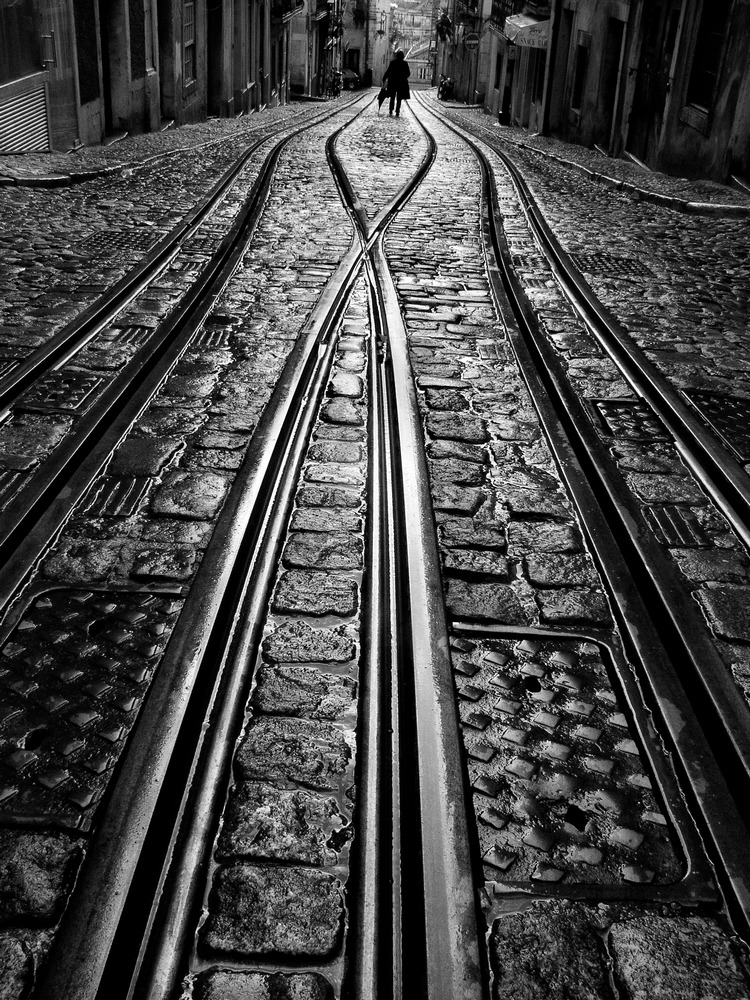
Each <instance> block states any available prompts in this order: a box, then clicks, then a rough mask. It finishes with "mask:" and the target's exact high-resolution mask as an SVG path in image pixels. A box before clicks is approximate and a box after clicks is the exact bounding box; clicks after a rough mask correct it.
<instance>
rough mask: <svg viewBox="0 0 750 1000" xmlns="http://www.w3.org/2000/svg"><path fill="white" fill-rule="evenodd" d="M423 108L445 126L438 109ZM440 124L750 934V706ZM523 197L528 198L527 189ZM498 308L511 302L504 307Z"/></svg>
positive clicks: (489, 182)
mask: <svg viewBox="0 0 750 1000" xmlns="http://www.w3.org/2000/svg"><path fill="white" fill-rule="evenodd" d="M425 110H428V109H425ZM428 113H431V114H435V115H436V117H439V118H440V120H443V119H442V116H439V115H437V113H436V112H434V111H431V110H428ZM444 124H446V125H447V127H448V128H450V129H451V130H452V131H454V132H456V134H458V135H459V136H460V137H461V138H462V139H464V140H465V141H466V142H468V144H469V145H470V146H471V148H472V149H473V151H474V153H475V155H476V157H477V159H478V161H479V164H480V169H481V171H482V175H483V186H484V190H485V204H486V209H485V211H486V216H485V226H486V235H487V241H488V247H489V248H490V250H491V252H492V254H493V256H494V259H495V260H496V262H497V268H496V269H491V271H490V278H491V282H492V283H493V285H494V287H495V291H496V300H497V302H498V305H499V308H500V310H501V314H502V315H503V318H504V320H505V322H506V325H507V327H508V331H509V335H510V339H511V343H512V346H513V350H514V352H515V354H516V357H517V359H518V362H519V367H520V370H521V373H522V375H523V377H524V379H525V381H526V383H527V386H528V388H529V390H530V394H531V397H532V399H533V401H534V405H535V407H536V408H537V411H538V413H539V416H540V419H541V420H542V423H543V425H544V426H545V428H546V431H547V435H548V440H549V442H550V445H551V447H552V449H553V453H554V454H555V457H556V461H557V464H558V467H559V469H560V471H561V473H562V475H563V477H564V479H565V480H566V481H567V485H568V488H569V490H570V492H571V495H572V497H573V499H574V501H575V504H576V507H577V510H578V513H579V518H580V521H581V524H582V526H583V528H584V530H585V532H586V534H587V537H588V539H589V542H590V544H591V548H592V553H593V554H594V557H595V559H596V562H597V564H598V567H599V571H600V573H601V575H602V578H603V580H604V581H605V583H606V584H607V588H608V591H609V595H610V600H611V603H612V606H613V608H614V609H615V611H616V614H617V617H618V624H619V626H620V630H621V632H622V635H623V638H624V639H625V642H626V644H627V647H628V652H629V655H630V656H631V658H632V660H633V662H634V663H636V664H639V676H638V681H637V686H636V688H634V689H633V690H632V693H634V694H636V696H637V690H638V687H640V688H641V690H642V697H643V698H644V699H645V701H646V704H648V705H649V706H650V707H651V708H652V710H653V711H654V713H655V716H656V718H658V719H659V720H660V728H661V729H662V730H663V732H664V733H665V735H667V736H668V738H669V741H670V743H671V746H672V747H673V750H674V757H675V760H676V763H677V767H678V771H679V773H680V774H681V775H682V777H683V779H684V780H683V782H682V783H683V792H684V793H686V795H687V797H688V799H689V800H692V803H693V806H694V808H695V811H696V820H697V822H698V825H699V828H700V830H701V833H702V835H703V837H704V838H705V840H706V842H707V844H708V847H709V850H710V853H711V854H712V856H713V857H714V859H715V860H716V861H717V862H718V864H717V874H718V876H719V878H720V882H721V883H722V887H723V889H724V891H725V894H726V898H727V902H728V905H729V907H730V909H731V911H732V913H733V916H734V917H735V920H736V921H737V924H738V927H740V928H742V930H743V933H747V932H748V930H750V885H749V884H748V878H747V864H746V858H745V856H744V850H743V849H742V847H741V845H742V844H744V843H745V842H746V838H747V827H746V823H745V820H744V819H743V811H744V810H743V804H742V803H743V799H744V798H745V796H746V789H747V783H748V780H750V771H749V770H748V768H747V762H748V760H750V731H749V730H748V728H747V724H746V720H745V719H743V716H745V717H746V715H747V710H746V708H745V707H744V705H740V704H739V696H738V695H737V693H736V690H735V689H734V688H732V689H731V690H730V688H729V686H728V684H727V683H726V682H725V680H724V679H725V678H726V669H725V668H724V666H723V664H722V663H721V661H720V660H719V657H718V654H717V652H716V650H715V649H714V647H713V645H712V644H711V643H710V641H709V640H708V638H707V637H706V635H705V623H704V622H703V621H702V619H700V617H699V616H698V612H697V610H696V612H695V613H694V614H693V613H692V608H691V607H690V606H689V604H688V603H687V602H686V601H685V597H684V592H683V591H682V590H681V589H680V587H679V585H678V584H677V583H676V582H675V580H674V574H673V569H672V567H671V565H670V564H669V562H668V560H667V557H666V556H665V555H664V554H663V553H662V552H661V551H660V550H658V547H657V543H656V542H655V540H654V539H653V537H652V536H651V535H650V530H649V529H648V528H647V526H646V525H645V523H644V522H643V520H642V515H641V514H640V510H639V508H638V507H637V505H636V504H635V502H634V501H633V499H632V497H631V496H630V494H629V493H628V492H627V491H626V489H625V487H624V485H623V484H622V481H621V479H620V476H619V473H618V472H617V470H616V468H615V467H614V465H613V463H612V461H611V459H610V457H609V455H608V453H607V452H606V450H605V449H604V447H603V446H602V444H601V442H600V441H599V439H598V438H597V436H596V433H595V431H594V429H593V427H592V425H591V422H590V419H589V418H588V415H587V413H586V411H585V410H584V408H583V406H582V404H581V402H580V400H579V398H578V396H577V394H576V393H575V391H574V390H573V388H572V387H571V385H570V383H569V381H568V379H567V377H566V374H565V371H564V370H563V368H562V366H561V364H560V362H559V359H558V357H557V356H556V354H555V352H554V351H553V350H552V349H551V348H550V346H549V344H548V343H547V341H546V338H545V337H544V335H543V333H542V332H541V331H540V330H539V327H538V324H537V323H536V321H535V319H534V316H533V312H532V310H531V308H530V306H529V303H528V300H527V298H526V296H525V293H524V289H523V285H522V282H521V281H520V279H519V278H518V276H517V275H516V272H515V269H514V268H513V264H512V260H511V254H510V252H509V250H508V247H507V244H506V242H505V238H504V235H503V232H502V224H501V219H502V213H501V210H500V206H499V202H498V198H497V190H496V187H495V183H494V179H493V176H492V170H491V166H490V164H489V161H488V159H487V157H486V155H485V154H484V153H483V151H482V150H481V149H480V148H479V146H477V144H476V143H475V142H473V141H472V140H471V138H468V137H467V136H466V135H465V134H464V130H462V129H459V128H456V127H454V126H453V124H451V123H450V122H445V121H444ZM514 176H515V175H514ZM526 196H527V197H528V198H530V197H531V196H530V194H529V193H528V191H526ZM535 213H536V214H538V209H536V208H535ZM543 246H545V244H543ZM503 301H507V302H508V303H509V306H506V307H503ZM685 664H689V665H690V666H691V667H692V669H693V672H694V677H695V678H697V679H698V680H699V681H700V683H701V685H702V688H701V694H700V696H699V697H698V698H696V697H695V694H694V692H691V691H690V684H689V683H688V684H687V685H686V682H685V671H684V666H685ZM686 689H687V693H686ZM689 695H692V697H689ZM719 721H720V722H721V724H722V725H723V726H726V727H727V729H728V730H729V737H730V738H729V739H728V740H726V741H725V742H724V743H723V744H720V745H719V748H718V749H717V739H716V727H717V723H718V722H719ZM743 722H744V723H745V724H744V725H743ZM709 734H710V735H709ZM644 742H645V745H648V741H644ZM722 750H726V751H728V752H729V751H731V752H732V758H731V759H730V760H727V759H726V756H724V755H723V754H722V753H721V751H722ZM738 778H739V783H738ZM698 854H700V851H698Z"/></svg>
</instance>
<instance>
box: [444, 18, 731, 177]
mask: <svg viewBox="0 0 750 1000" xmlns="http://www.w3.org/2000/svg"><path fill="white" fill-rule="evenodd" d="M455 31H456V29H455V28H454V34H455ZM489 32H490V36H491V42H490V50H489V55H488V60H487V72H486V75H484V76H483V74H482V65H481V63H480V69H479V76H480V79H482V81H483V87H482V86H480V87H479V88H478V90H480V91H481V90H482V89H484V90H485V104H486V107H487V110H488V111H490V112H491V113H493V114H496V115H497V116H498V117H499V118H500V120H501V121H504V122H507V123H511V124H515V125H520V126H522V127H524V128H526V129H528V130H529V131H530V132H543V133H545V134H551V135H554V136H558V137H559V138H561V139H564V140H566V141H568V142H575V143H581V144H583V145H586V146H589V147H594V146H595V147H598V148H600V149H601V150H602V151H604V152H606V153H608V154H609V155H612V156H630V157H631V158H632V159H634V160H637V161H639V162H641V163H643V164H644V165H646V166H648V167H650V168H651V169H655V170H662V171H665V172H668V173H679V174H685V175H689V176H703V177H710V178H713V179H715V180H721V181H727V180H729V179H730V178H731V177H732V176H736V177H744V178H746V177H748V175H750V60H748V58H747V53H748V51H750V0H659V2H650V0H554V2H552V3H547V4H544V3H515V2H513V0H493V3H492V10H491V13H490V18H489ZM464 95H466V96H464ZM459 96H460V97H461V98H462V99H467V97H468V94H467V91H466V88H465V87H462V88H461V90H460V92H459Z"/></svg>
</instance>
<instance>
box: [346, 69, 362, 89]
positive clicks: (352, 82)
mask: <svg viewBox="0 0 750 1000" xmlns="http://www.w3.org/2000/svg"><path fill="white" fill-rule="evenodd" d="M342 76H343V81H344V90H355V89H356V88H357V87H358V86H359V84H360V79H359V73H355V72H354V70H353V69H345V70H344V71H343V73H342Z"/></svg>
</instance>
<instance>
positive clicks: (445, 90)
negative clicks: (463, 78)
mask: <svg viewBox="0 0 750 1000" xmlns="http://www.w3.org/2000/svg"><path fill="white" fill-rule="evenodd" d="M437 95H438V100H439V101H449V100H450V99H451V98H452V97H453V80H451V78H450V77H449V76H441V77H440V84H439V85H438V92H437Z"/></svg>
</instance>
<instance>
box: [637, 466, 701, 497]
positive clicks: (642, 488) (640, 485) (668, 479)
mask: <svg viewBox="0 0 750 1000" xmlns="http://www.w3.org/2000/svg"><path fill="white" fill-rule="evenodd" d="M626 479H627V482H628V485H629V486H630V488H631V489H632V490H633V492H634V493H635V495H636V496H637V497H640V499H641V500H643V501H644V503H703V502H704V501H705V499H706V497H705V494H704V493H703V491H702V490H701V488H700V487H699V486H698V485H697V483H696V482H695V481H694V480H693V479H690V478H689V477H688V476H658V475H646V474H642V473H637V472H630V473H628V474H627V475H626Z"/></svg>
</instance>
